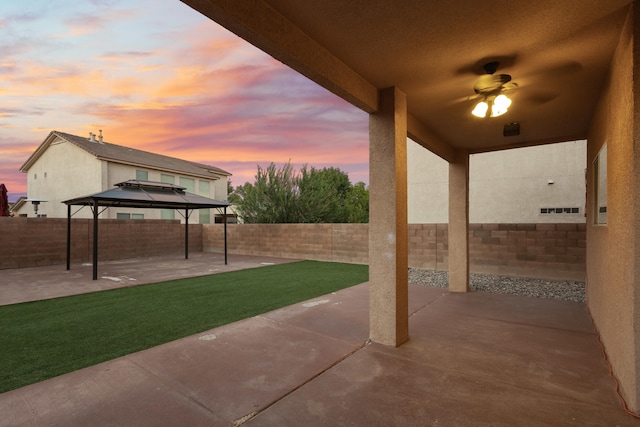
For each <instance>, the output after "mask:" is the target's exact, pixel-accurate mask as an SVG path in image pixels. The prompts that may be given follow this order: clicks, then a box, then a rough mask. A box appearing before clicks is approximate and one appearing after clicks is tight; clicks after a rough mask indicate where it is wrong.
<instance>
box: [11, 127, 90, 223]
mask: <svg viewBox="0 0 640 427" xmlns="http://www.w3.org/2000/svg"><path fill="white" fill-rule="evenodd" d="M100 179H101V169H100V161H99V160H97V159H96V158H95V157H93V156H92V155H90V154H89V153H87V152H86V151H84V150H82V149H81V148H78V147H76V146H75V145H73V144H69V143H68V142H66V141H62V140H60V139H59V138H58V139H57V140H56V141H54V142H53V143H52V144H51V145H50V146H49V148H48V149H47V150H46V151H45V152H44V153H42V156H41V157H40V158H39V159H38V161H37V162H35V163H34V164H33V166H32V167H31V168H30V169H29V172H28V174H27V189H28V197H29V198H31V199H44V200H47V202H46V203H41V204H40V205H39V208H38V214H42V215H47V216H48V217H51V218H63V217H64V218H66V216H67V206H66V205H64V204H62V203H61V202H62V201H63V200H68V199H71V198H73V197H78V196H83V195H86V194H92V193H96V192H98V191H100V190H101V189H102V188H101V187H100ZM85 211H86V212H85ZM15 214H16V215H20V214H27V216H29V217H34V216H35V213H34V210H33V206H32V205H31V203H28V202H27V203H25V205H24V206H23V208H22V209H21V210H20V211H19V212H16V213H15ZM77 217H78V218H90V217H91V211H90V210H89V209H86V208H85V209H83V211H81V212H79V213H78V214H77Z"/></svg>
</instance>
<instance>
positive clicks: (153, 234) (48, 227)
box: [0, 217, 202, 269]
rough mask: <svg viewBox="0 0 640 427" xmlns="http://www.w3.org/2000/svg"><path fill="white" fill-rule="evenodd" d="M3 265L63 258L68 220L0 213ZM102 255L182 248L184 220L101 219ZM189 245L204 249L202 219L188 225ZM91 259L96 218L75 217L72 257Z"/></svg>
mask: <svg viewBox="0 0 640 427" xmlns="http://www.w3.org/2000/svg"><path fill="white" fill-rule="evenodd" d="M0 236H1V238H0V241H1V243H0V269H6V268H22V267H35V266H42V265H55V264H64V263H65V262H66V254H67V252H66V251H67V220H66V219H60V218H9V217H0ZM98 245H99V247H98V259H100V260H112V259H126V258H136V257H142V256H153V255H165V254H173V253H175V254H183V253H184V225H181V224H180V221H178V220H166V221H160V220H154V221H151V220H116V219H101V220H100V221H99V228H98ZM189 250H190V251H194V252H200V251H202V225H199V224H193V225H190V226H189ZM92 259H93V220H91V219H72V220H71V262H72V263H81V262H89V261H91V260H92Z"/></svg>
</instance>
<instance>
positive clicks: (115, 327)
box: [0, 261, 368, 393]
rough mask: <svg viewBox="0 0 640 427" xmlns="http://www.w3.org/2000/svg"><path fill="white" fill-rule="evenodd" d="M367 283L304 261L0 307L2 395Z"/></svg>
mask: <svg viewBox="0 0 640 427" xmlns="http://www.w3.org/2000/svg"><path fill="white" fill-rule="evenodd" d="M367 280H368V267H367V266H366V265H354V264H340V263H328V262H317V261H302V262H295V263H290V264H280V265H274V266H268V267H260V268H254V269H249V270H242V271H234V272H229V273H220V274H214V275H210V276H203V277H196V278H189V279H181V280H173V281H169V282H163V283H157V284H153V285H142V286H135V287H130V288H121V289H114V290H110V291H103V292H94V293H91V294H83V295H75V296H70V297H64V298H55V299H50V300H45V301H35V302H29V303H22V304H14V305H8V306H2V307H0V349H1V350H0V393H1V392H5V391H9V390H13V389H16V388H19V387H22V386H25V385H27V384H32V383H35V382H38V381H42V380H45V379H47V378H51V377H55V376H57V375H61V374H64V373H67V372H71V371H74V370H77V369H80V368H84V367H86V366H91V365H94V364H96V363H100V362H104V361H106V360H110V359H113V358H116V357H119V356H123V355H126V354H129V353H133V352H135V351H139V350H144V349H146V348H149V347H153V346H156V345H159V344H162V343H165V342H169V341H172V340H175V339H178V338H182V337H186V336H189V335H193V334H197V333H199V332H202V331H206V330H208V329H211V328H215V327H217V326H220V325H224V324H227V323H231V322H234V321H237V320H241V319H245V318H247V317H251V316H255V315H257V314H260V313H265V312H267V311H270V310H274V309H276V308H279V307H284V306H286V305H290V304H294V303H296V302H299V301H304V300H307V299H310V298H314V297H317V296H320V295H324V294H327V293H330V292H334V291H337V290H340V289H344V288H347V287H349V286H353V285H356V284H359V283H362V282H366V281H367Z"/></svg>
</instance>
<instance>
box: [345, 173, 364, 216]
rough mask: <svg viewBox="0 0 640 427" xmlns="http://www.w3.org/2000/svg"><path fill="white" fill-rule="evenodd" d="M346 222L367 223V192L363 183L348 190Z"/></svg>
mask: <svg viewBox="0 0 640 427" xmlns="http://www.w3.org/2000/svg"><path fill="white" fill-rule="evenodd" d="M346 208H347V222H350V223H368V222H369V190H368V189H367V188H366V186H365V183H364V182H358V183H356V184H355V185H353V186H352V187H350V188H349V193H348V194H347V202H346Z"/></svg>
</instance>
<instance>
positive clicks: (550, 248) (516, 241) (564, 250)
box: [203, 224, 586, 281]
mask: <svg viewBox="0 0 640 427" xmlns="http://www.w3.org/2000/svg"><path fill="white" fill-rule="evenodd" d="M368 232H369V227H368V224H229V225H227V238H228V249H229V252H230V253H234V254H244V255H265V256H274V257H286V258H301V259H313V260H319V261H337V262H351V263H356V264H366V263H368V254H369V240H368ZM585 249H586V239H585V224H471V225H470V226H469V264H470V269H471V272H473V273H485V274H501V275H507V276H525V277H539V278H548V279H562V280H579V281H583V280H584V279H585ZM203 250H204V251H211V252H221V251H222V250H223V226H222V225H219V224H216V225H213V224H212V225H204V231H203ZM448 263H449V259H448V226H447V224H409V266H410V267H414V268H423V269H430V270H447V268H448V265H449V264H448Z"/></svg>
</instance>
